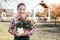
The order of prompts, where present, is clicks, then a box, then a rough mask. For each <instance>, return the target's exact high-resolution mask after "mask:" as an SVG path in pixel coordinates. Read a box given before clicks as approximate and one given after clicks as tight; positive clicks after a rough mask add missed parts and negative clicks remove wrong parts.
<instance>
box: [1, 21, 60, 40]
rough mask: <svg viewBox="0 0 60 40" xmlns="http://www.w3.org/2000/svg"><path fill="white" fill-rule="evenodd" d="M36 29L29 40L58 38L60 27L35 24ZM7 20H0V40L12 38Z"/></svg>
mask: <svg viewBox="0 0 60 40" xmlns="http://www.w3.org/2000/svg"><path fill="white" fill-rule="evenodd" d="M37 26H38V28H37V31H36V33H34V34H33V35H32V36H30V40H60V27H45V26H43V27H41V25H37ZM8 28H9V22H0V40H13V39H14V36H13V35H11V34H10V33H9V32H8Z"/></svg>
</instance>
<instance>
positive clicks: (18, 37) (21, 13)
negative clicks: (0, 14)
mask: <svg viewBox="0 0 60 40" xmlns="http://www.w3.org/2000/svg"><path fill="white" fill-rule="evenodd" d="M25 10H26V6H25V4H24V3H20V4H18V6H17V14H18V15H17V17H15V18H13V20H12V21H11V23H10V26H9V30H8V31H9V32H10V33H11V34H12V35H14V36H15V37H14V40H30V39H29V37H30V35H32V34H33V32H35V29H36V28H35V26H34V25H32V26H31V30H29V31H27V28H28V27H29V28H30V23H29V22H26V17H27V15H26V14H25ZM23 20H24V21H23ZM16 24H17V26H16ZM22 24H23V25H22ZM18 27H21V28H23V29H24V30H23V31H24V32H23V33H22V34H21V31H20V32H19V30H20V28H18ZM21 30H22V29H21ZM17 31H18V32H17Z"/></svg>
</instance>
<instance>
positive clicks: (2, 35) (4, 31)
mask: <svg viewBox="0 0 60 40" xmlns="http://www.w3.org/2000/svg"><path fill="white" fill-rule="evenodd" d="M8 27H9V23H8V22H0V40H13V36H12V35H11V34H10V33H9V32H8Z"/></svg>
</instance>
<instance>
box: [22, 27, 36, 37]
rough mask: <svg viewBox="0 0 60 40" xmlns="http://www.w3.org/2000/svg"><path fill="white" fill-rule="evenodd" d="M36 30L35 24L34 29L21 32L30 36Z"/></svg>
mask: <svg viewBox="0 0 60 40" xmlns="http://www.w3.org/2000/svg"><path fill="white" fill-rule="evenodd" d="M35 32H36V26H33V28H32V30H30V31H26V32H25V33H23V34H21V36H30V35H32V34H33V33H35Z"/></svg>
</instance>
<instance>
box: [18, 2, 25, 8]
mask: <svg viewBox="0 0 60 40" xmlns="http://www.w3.org/2000/svg"><path fill="white" fill-rule="evenodd" d="M21 5H24V6H25V7H26V5H25V4H24V3H19V4H18V6H17V9H18V8H19V7H20V6H21Z"/></svg>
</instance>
